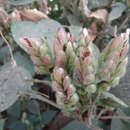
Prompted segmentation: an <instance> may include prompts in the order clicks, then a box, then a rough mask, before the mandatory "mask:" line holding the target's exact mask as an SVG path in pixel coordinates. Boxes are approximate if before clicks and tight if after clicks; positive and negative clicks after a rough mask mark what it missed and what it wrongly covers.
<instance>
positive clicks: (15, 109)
mask: <svg viewBox="0 0 130 130" xmlns="http://www.w3.org/2000/svg"><path fill="white" fill-rule="evenodd" d="M7 113H8V116H11V117H14V118H16V119H18V118H20V114H21V108H20V102H19V100H18V101H17V102H16V103H15V104H13V105H12V106H11V107H10V108H9V109H8V110H7Z"/></svg>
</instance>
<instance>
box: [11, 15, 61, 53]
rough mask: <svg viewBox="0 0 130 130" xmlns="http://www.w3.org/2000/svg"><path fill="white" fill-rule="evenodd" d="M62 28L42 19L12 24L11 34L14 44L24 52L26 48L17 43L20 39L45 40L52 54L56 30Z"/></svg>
mask: <svg viewBox="0 0 130 130" xmlns="http://www.w3.org/2000/svg"><path fill="white" fill-rule="evenodd" d="M59 27H62V26H61V24H60V23H58V22H57V21H55V20H52V19H49V18H48V19H43V20H41V21H40V22H38V23H37V24H36V23H33V22H29V21H24V22H14V23H13V24H12V25H11V32H12V35H13V38H14V40H15V41H16V43H17V44H18V45H19V46H20V47H21V48H22V49H24V50H25V51H26V48H25V47H23V45H22V44H21V43H20V42H19V38H20V37H36V38H41V37H44V38H46V40H47V42H48V44H49V45H50V48H51V50H52V53H53V41H54V36H55V35H56V30H57V28H59Z"/></svg>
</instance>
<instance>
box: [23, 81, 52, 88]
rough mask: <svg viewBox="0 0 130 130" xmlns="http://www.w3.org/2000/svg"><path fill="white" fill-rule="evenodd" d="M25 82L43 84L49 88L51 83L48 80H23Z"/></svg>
mask: <svg viewBox="0 0 130 130" xmlns="http://www.w3.org/2000/svg"><path fill="white" fill-rule="evenodd" d="M25 81H26V82H34V83H43V84H45V85H47V86H50V87H51V82H50V81H48V80H39V79H25Z"/></svg>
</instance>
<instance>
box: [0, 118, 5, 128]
mask: <svg viewBox="0 0 130 130" xmlns="http://www.w3.org/2000/svg"><path fill="white" fill-rule="evenodd" d="M4 124H5V119H0V130H4Z"/></svg>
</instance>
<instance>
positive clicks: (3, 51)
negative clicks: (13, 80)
mask: <svg viewBox="0 0 130 130" xmlns="http://www.w3.org/2000/svg"><path fill="white" fill-rule="evenodd" d="M12 50H13V49H12ZM9 56H10V53H9V48H8V47H7V46H4V47H2V48H0V61H1V62H3V60H4V59H8V58H9Z"/></svg>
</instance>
